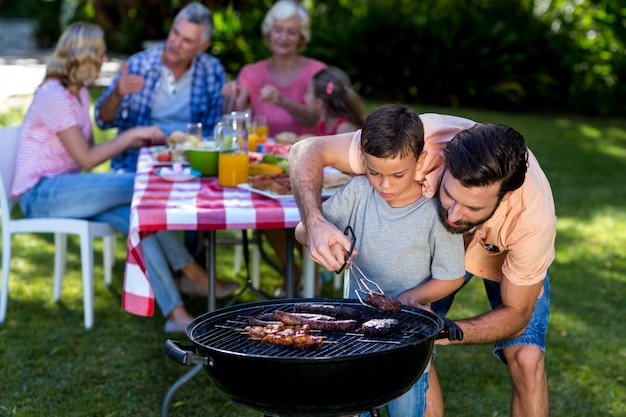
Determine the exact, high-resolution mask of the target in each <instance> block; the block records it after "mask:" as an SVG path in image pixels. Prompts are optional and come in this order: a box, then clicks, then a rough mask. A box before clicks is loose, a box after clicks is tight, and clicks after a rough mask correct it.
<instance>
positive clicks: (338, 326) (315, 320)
mask: <svg viewBox="0 0 626 417" xmlns="http://www.w3.org/2000/svg"><path fill="white" fill-rule="evenodd" d="M274 320H279V321H281V322H283V323H285V324H288V325H291V326H295V325H298V324H308V325H309V326H311V329H314V330H321V331H323V332H347V331H350V330H354V329H355V328H356V327H357V326H358V325H359V322H358V321H356V320H352V319H348V320H337V319H335V318H334V317H330V316H324V315H322V314H308V313H290V312H287V311H282V310H274Z"/></svg>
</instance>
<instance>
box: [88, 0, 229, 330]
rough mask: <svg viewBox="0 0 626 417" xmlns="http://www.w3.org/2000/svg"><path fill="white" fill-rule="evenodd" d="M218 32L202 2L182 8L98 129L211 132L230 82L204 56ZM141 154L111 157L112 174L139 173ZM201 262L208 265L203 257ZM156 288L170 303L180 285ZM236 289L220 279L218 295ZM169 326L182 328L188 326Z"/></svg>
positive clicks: (123, 78)
mask: <svg viewBox="0 0 626 417" xmlns="http://www.w3.org/2000/svg"><path fill="white" fill-rule="evenodd" d="M213 29H214V27H213V15H212V14H211V12H210V11H209V10H208V9H207V8H206V7H205V6H203V5H202V4H200V3H197V2H194V3H189V4H188V5H187V6H185V7H184V8H183V9H181V11H180V12H178V14H177V15H176V17H175V18H174V22H173V24H172V28H171V29H170V32H169V34H168V36H167V39H166V41H165V43H162V44H160V45H159V46H157V47H155V48H152V49H149V50H146V51H142V52H139V53H137V54H135V55H133V56H131V57H130V58H129V59H128V61H127V62H125V63H124V64H123V65H122V69H121V70H120V71H119V72H118V74H117V75H116V76H115V78H114V79H113V82H112V83H111V85H110V86H109V87H108V88H107V89H106V90H105V92H104V93H103V94H102V96H101V97H100V98H99V99H98V100H97V101H96V104H95V118H96V123H97V124H98V126H99V127H100V128H102V129H108V128H112V127H117V128H118V133H120V132H123V131H125V130H127V129H130V128H132V127H136V126H143V125H157V126H159V127H160V128H161V130H162V131H163V132H164V133H165V135H166V136H169V135H170V134H171V133H172V132H173V131H175V130H180V131H183V132H184V131H185V130H186V128H187V124H188V123H202V125H203V128H204V129H206V131H212V129H213V127H214V125H215V123H217V122H218V121H219V120H220V119H221V117H222V105H223V98H222V94H221V89H222V85H223V84H224V82H225V78H226V76H225V71H224V67H223V66H222V64H221V63H220V62H219V60H218V59H217V58H215V57H212V56H210V55H207V54H205V53H204V52H205V51H206V50H207V48H208V47H209V45H211V36H212V35H213ZM138 155H139V149H138V148H135V149H130V150H127V151H126V152H123V153H121V154H119V155H118V156H116V157H114V158H113V159H111V170H112V171H116V172H135V171H136V169H137V158H138ZM168 233H170V234H169V238H170V239H178V237H177V236H175V235H174V234H173V233H172V232H168ZM186 240H187V242H186V243H187V247H188V248H191V250H192V251H196V250H197V248H198V247H199V242H198V238H197V232H186ZM190 242H191V243H190ZM143 244H144V242H143V241H142V245H143ZM194 255H195V254H194ZM196 260H197V262H198V263H200V264H205V261H204V259H201V258H200V259H196ZM205 274H206V272H205ZM151 279H155V277H154V276H152V277H151ZM151 284H152V286H153V287H156V288H166V289H167V292H157V294H156V295H157V297H156V299H157V303H158V304H159V305H162V303H163V301H162V300H165V299H166V297H165V296H164V294H166V295H168V296H169V297H172V298H173V297H177V294H175V290H176V287H175V286H174V285H172V283H171V282H166V281H163V282H157V281H152V282H151ZM179 287H180V289H179V291H180V292H182V293H185V294H189V295H193V296H203V297H206V296H207V288H208V287H207V286H205V285H194V283H193V282H191V283H190V282H188V280H185V279H181V280H180V283H179ZM237 287H238V285H237V284H236V283H235V282H224V281H221V280H218V282H217V291H216V297H218V298H223V297H226V296H228V295H231V294H232V293H233V292H235V291H236V290H237ZM187 318H189V317H187ZM166 328H167V326H166ZM169 328H170V329H174V330H178V329H184V326H180V325H179V326H169Z"/></svg>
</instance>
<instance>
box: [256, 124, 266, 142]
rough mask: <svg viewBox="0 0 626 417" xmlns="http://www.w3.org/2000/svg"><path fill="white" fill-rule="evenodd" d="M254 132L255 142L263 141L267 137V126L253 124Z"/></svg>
mask: <svg viewBox="0 0 626 417" xmlns="http://www.w3.org/2000/svg"><path fill="white" fill-rule="evenodd" d="M254 133H255V134H256V135H257V137H258V138H257V142H258V143H265V140H266V139H267V135H268V133H269V128H268V127H267V125H266V126H255V127H254Z"/></svg>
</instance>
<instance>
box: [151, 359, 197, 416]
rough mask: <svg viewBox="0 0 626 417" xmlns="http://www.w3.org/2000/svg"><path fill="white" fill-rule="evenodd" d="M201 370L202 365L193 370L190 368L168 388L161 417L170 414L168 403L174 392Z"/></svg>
mask: <svg viewBox="0 0 626 417" xmlns="http://www.w3.org/2000/svg"><path fill="white" fill-rule="evenodd" d="M201 370H202V365H196V366H194V367H193V368H191V370H190V371H189V372H187V373H186V374H185V375H183V376H182V377H180V379H179V380H178V381H176V382H175V383H174V385H172V386H171V387H170V389H169V390H168V391H167V395H166V396H165V399H164V400H163V406H162V408H161V417H167V416H168V414H169V412H170V402H171V401H172V397H173V396H174V394H175V393H176V391H178V388H180V387H182V386H183V385H184V384H185V383H186V382H187V381H189V380H190V379H191V378H193V377H194V376H196V374H197V373H198V372H200V371H201Z"/></svg>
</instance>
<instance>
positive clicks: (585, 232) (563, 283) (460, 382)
mask: <svg viewBox="0 0 626 417" xmlns="http://www.w3.org/2000/svg"><path fill="white" fill-rule="evenodd" d="M96 95H97V94H96ZM375 106H376V103H368V108H370V109H371V108H373V107H375ZM416 110H417V111H418V112H439V113H448V114H455V115H459V116H464V117H469V118H472V119H474V120H477V121H481V122H497V123H505V124H509V125H511V126H513V127H515V128H516V129H517V130H519V131H520V132H521V133H522V134H523V135H524V136H525V138H526V140H527V142H528V144H529V145H530V147H531V149H532V150H533V153H534V154H535V156H537V158H538V159H539V161H540V163H541V165H542V167H543V169H544V171H545V172H546V175H547V176H548V179H549V180H550V183H551V186H552V189H553V192H554V196H555V202H556V207H557V216H558V221H557V242H556V258H555V261H554V263H553V265H552V268H551V283H552V307H551V315H550V328H549V332H548V346H547V354H546V363H547V368H548V378H549V385H550V394H551V399H550V401H551V407H552V414H551V415H552V416H553V417H570V416H573V417H588V416H594V417H595V416H600V417H603V416H623V415H626V405H625V404H626V401H624V399H625V398H626V381H625V374H624V369H626V332H624V330H623V327H624V323H623V322H624V319H625V318H626V314H625V313H626V309H625V308H624V305H625V304H624V301H625V298H624V294H626V253H625V251H624V248H626V184H625V183H624V180H623V176H624V172H626V120H605V119H602V120H600V119H592V118H585V117H576V116H564V115H536V114H511V113H500V112H486V111H481V110H474V109H454V110H451V109H433V108H425V107H421V106H420V107H416ZM21 111H22V110H11V111H10V112H8V113H6V114H4V115H0V125H7V124H14V123H19V120H20V114H21V113H20V112H21ZM95 133H96V137H97V138H98V140H99V141H100V140H105V139H106V138H110V137H112V135H113V134H114V132H113V131H107V132H100V131H99V130H96V132H95ZM107 169H108V165H107V164H103V165H102V166H100V167H98V170H101V171H106V170H107ZM225 233H228V232H225ZM100 250H101V244H100V242H97V243H96V259H95V293H96V295H95V308H96V320H95V325H94V328H93V329H92V330H90V331H85V330H84V328H83V311H82V284H81V277H80V259H79V256H78V244H77V242H76V241H75V240H73V239H70V242H69V248H68V253H69V259H68V265H67V272H66V279H65V286H64V289H63V293H62V302H61V303H60V304H54V303H53V302H52V259H53V243H52V237H51V236H47V237H46V236H32V235H23V236H16V237H14V240H13V257H12V271H11V273H12V275H11V288H10V294H9V306H8V312H7V320H6V321H5V323H3V324H2V325H0V375H1V376H2V388H0V417H2V416H27V417H30V416H48V415H59V416H60V415H64V416H85V415H90V416H139V415H141V416H155V415H159V414H160V412H161V404H162V401H163V399H164V396H165V394H166V392H167V390H168V389H169V388H170V387H171V385H172V384H173V383H174V382H175V381H176V380H177V379H178V378H179V377H181V376H182V375H184V374H185V373H186V372H187V371H188V370H189V368H186V367H181V366H179V365H177V364H175V363H173V361H172V360H170V359H169V358H167V357H166V356H165V354H164V353H163V342H164V341H165V339H166V338H167V336H165V335H164V334H163V333H162V325H163V319H162V318H161V316H160V313H158V312H157V314H156V315H155V317H152V318H144V317H137V316H134V315H131V314H129V313H126V312H125V311H123V310H122V308H121V305H120V303H121V292H122V284H123V276H124V262H125V258H126V242H125V240H124V239H123V238H121V237H118V239H117V242H116V261H117V263H116V265H115V269H114V280H113V284H112V286H111V287H110V288H109V287H106V286H105V285H104V282H103V272H102V257H101V252H100ZM218 250H219V252H218V260H219V264H218V276H219V277H220V278H226V279H236V280H240V281H241V282H243V280H244V279H245V276H244V275H243V273H240V274H238V275H234V274H233V273H232V254H233V250H232V247H230V246H222V247H220V248H218ZM268 250H269V249H268ZM262 277H263V279H262V289H263V290H264V291H265V292H266V293H268V294H271V293H272V292H273V290H274V289H275V288H276V287H277V286H278V285H280V284H281V283H282V278H281V277H280V276H279V275H278V274H277V273H276V272H274V271H273V270H272V269H271V268H269V267H268V266H267V265H263V270H262ZM322 294H323V295H325V296H336V295H338V294H335V293H334V292H333V291H332V290H331V287H330V283H328V284H326V285H325V287H324V289H323V293H322ZM251 299H252V297H251V296H247V297H246V298H245V300H246V301H249V300H251ZM186 302H187V304H188V305H189V308H190V309H191V310H192V311H193V312H194V313H195V314H202V313H203V312H204V311H206V301H205V300H186ZM220 305H221V304H220ZM488 309H489V304H488V301H487V299H486V297H485V295H484V289H483V285H482V282H481V281H480V280H478V279H474V280H473V281H472V282H471V283H470V284H469V285H468V287H467V288H466V289H464V290H463V291H462V292H461V293H460V294H459V296H457V299H456V301H455V304H454V306H453V309H452V311H451V312H450V316H451V317H452V318H461V317H467V316H472V315H476V314H480V313H481V312H484V311H487V310H488ZM179 338H184V337H182V336H181V337H179ZM491 350H492V347H491V346H488V345H480V346H455V347H442V348H438V349H437V369H438V371H439V374H440V379H441V382H442V387H443V390H444V395H445V399H446V410H447V412H446V415H448V416H467V417H474V416H485V417H493V416H508V415H509V402H510V386H511V385H510V380H509V376H508V373H507V371H506V367H505V366H504V365H502V364H501V363H500V362H499V361H498V360H497V359H496V358H495V357H494V356H493V355H492V353H491ZM259 383H260V384H262V383H264V380H263V376H262V375H260V376H259ZM169 415H170V416H172V417H176V416H223V417H234V416H244V417H246V416H258V415H259V414H258V413H254V412H252V411H250V410H249V409H247V408H245V407H243V406H240V405H237V404H235V403H233V402H232V401H230V400H229V399H228V398H227V397H226V396H225V395H224V394H223V393H221V392H220V391H219V390H218V389H217V388H216V387H215V386H214V385H213V384H212V383H211V382H210V380H209V378H208V377H207V376H206V373H205V372H202V373H201V374H199V375H198V376H196V377H195V378H193V379H192V380H191V381H189V382H188V383H187V384H185V385H184V386H183V387H182V388H181V389H180V390H179V391H178V392H177V394H176V395H175V398H174V400H173V402H172V404H171V407H170V413H169Z"/></svg>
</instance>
